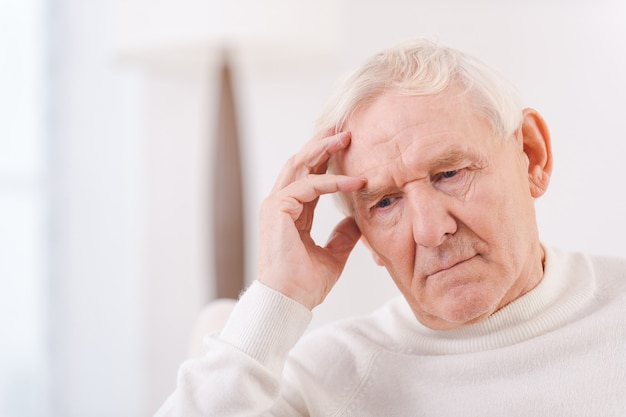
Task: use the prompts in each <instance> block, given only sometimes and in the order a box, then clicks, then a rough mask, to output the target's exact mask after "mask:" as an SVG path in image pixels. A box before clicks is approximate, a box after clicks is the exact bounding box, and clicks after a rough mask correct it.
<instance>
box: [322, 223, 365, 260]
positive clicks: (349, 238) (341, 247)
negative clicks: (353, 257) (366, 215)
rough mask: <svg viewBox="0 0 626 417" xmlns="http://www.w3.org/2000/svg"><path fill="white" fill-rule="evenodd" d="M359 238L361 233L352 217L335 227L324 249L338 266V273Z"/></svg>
mask: <svg viewBox="0 0 626 417" xmlns="http://www.w3.org/2000/svg"><path fill="white" fill-rule="evenodd" d="M360 237H361V231H360V230H359V227H358V226H357V225H356V222H355V221H354V218H352V217H346V218H345V219H343V220H342V221H341V222H339V224H337V226H335V229H334V230H333V232H332V233H331V235H330V238H329V239H328V242H326V249H328V251H329V252H330V253H331V254H332V256H333V258H335V260H336V261H337V263H338V264H339V267H340V271H339V272H341V270H343V267H344V265H345V263H346V261H347V260H348V256H349V255H350V252H352V249H354V245H356V242H358V241H359V238H360Z"/></svg>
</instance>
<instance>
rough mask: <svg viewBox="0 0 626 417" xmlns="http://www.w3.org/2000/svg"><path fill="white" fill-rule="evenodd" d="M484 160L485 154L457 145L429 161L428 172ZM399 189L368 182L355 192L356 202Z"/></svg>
mask: <svg viewBox="0 0 626 417" xmlns="http://www.w3.org/2000/svg"><path fill="white" fill-rule="evenodd" d="M484 160H485V158H484V156H482V155H479V154H478V153H476V152H474V151H472V150H469V149H463V148H456V147H455V148H451V149H448V150H446V151H445V152H443V153H442V154H441V155H439V156H437V157H436V158H435V159H433V160H432V161H430V162H428V164H427V165H426V166H427V169H428V172H433V171H437V170H439V169H444V168H445V167H450V166H455V165H458V164H460V163H462V162H464V161H468V162H470V163H471V165H472V166H484V165H485V164H484ZM397 191H398V187H397V186H395V185H392V186H383V187H373V188H372V187H368V184H366V185H365V187H363V188H361V189H360V190H358V191H356V192H355V194H356V196H355V203H356V204H358V203H369V202H372V201H376V200H378V199H379V198H380V197H382V196H384V195H387V194H392V193H394V192H397Z"/></svg>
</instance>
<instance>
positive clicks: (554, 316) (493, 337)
mask: <svg viewBox="0 0 626 417" xmlns="http://www.w3.org/2000/svg"><path fill="white" fill-rule="evenodd" d="M544 249H545V254H546V260H545V273H544V276H543V279H542V280H541V282H540V283H539V284H538V285H537V286H536V287H535V288H534V289H533V290H531V291H529V292H528V293H526V294H524V295H523V296H522V297H520V298H518V299H517V300H515V301H513V302H511V303H510V304H508V305H506V306H505V307H503V308H502V309H500V310H499V311H497V312H496V313H494V314H493V315H491V316H490V317H488V318H486V319H485V320H482V321H480V322H478V323H475V324H472V325H469V326H464V327H461V328H458V329H454V330H446V331H438V330H432V329H429V328H427V327H425V326H423V325H422V324H420V323H419V322H418V321H417V319H416V318H415V316H414V315H413V312H412V311H411V309H410V307H409V305H408V303H407V302H406V301H405V300H404V299H403V298H399V299H397V300H394V301H393V302H392V305H391V306H390V307H391V311H392V316H395V317H397V318H398V319H399V320H400V322H399V323H398V327H397V328H396V329H397V330H398V331H400V332H401V333H404V331H405V330H408V331H407V332H406V334H404V335H397V336H400V339H402V340H401V342H400V345H401V346H403V349H402V350H403V351H407V350H408V352H407V353H421V354H427V355H440V354H460V353H469V352H477V351H482V350H490V349H497V348H500V347H504V346H509V345H512V344H515V343H519V342H522V341H524V340H529V339H532V338H534V337H536V336H538V335H541V334H544V333H546V332H549V331H551V330H553V329H555V328H557V327H559V326H562V325H564V324H565V323H567V322H569V321H571V320H572V319H573V318H575V317H576V315H577V313H578V312H579V311H580V310H581V309H582V307H583V306H584V305H585V304H586V303H587V302H588V301H589V300H590V299H591V297H592V295H593V293H594V291H595V286H596V280H595V276H594V271H593V269H592V268H591V265H590V263H589V259H588V258H587V257H586V256H585V255H583V254H573V253H568V252H564V251H561V250H557V249H550V248H546V247H544Z"/></svg>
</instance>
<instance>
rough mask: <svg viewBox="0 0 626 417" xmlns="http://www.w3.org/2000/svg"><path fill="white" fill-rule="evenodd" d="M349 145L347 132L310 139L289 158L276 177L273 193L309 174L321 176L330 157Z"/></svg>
mask: <svg viewBox="0 0 626 417" xmlns="http://www.w3.org/2000/svg"><path fill="white" fill-rule="evenodd" d="M349 143H350V133H349V132H341V133H338V134H335V135H332V136H327V137H322V138H319V137H315V138H313V139H311V140H310V141H309V142H307V143H306V144H305V145H304V147H303V148H302V149H301V150H300V151H299V152H298V153H297V154H295V155H293V156H292V157H291V158H289V160H288V161H287V163H286V164H285V166H284V167H283V169H282V170H281V171H280V174H279V175H278V179H277V180H276V183H275V184H274V188H273V191H278V190H281V189H283V188H285V187H286V186H288V185H289V184H291V183H293V182H294V181H297V180H299V179H302V178H305V177H306V176H307V175H309V174H323V173H324V172H326V169H327V167H328V159H329V158H330V156H331V155H332V154H334V153H337V152H339V151H340V150H342V149H345V148H346V147H347V146H348V144H349Z"/></svg>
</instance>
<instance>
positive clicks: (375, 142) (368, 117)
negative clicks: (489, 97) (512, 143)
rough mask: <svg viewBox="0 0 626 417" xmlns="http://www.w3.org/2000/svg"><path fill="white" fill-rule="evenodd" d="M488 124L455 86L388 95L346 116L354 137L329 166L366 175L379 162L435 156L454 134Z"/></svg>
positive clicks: (346, 124)
mask: <svg viewBox="0 0 626 417" xmlns="http://www.w3.org/2000/svg"><path fill="white" fill-rule="evenodd" d="M487 125H488V122H486V120H485V118H484V117H483V116H482V115H479V114H478V112H476V111H475V108H474V106H473V105H472V102H471V100H469V99H468V98H467V97H466V96H464V95H462V94H458V93H457V92H456V91H453V92H445V93H440V94H437V95H429V96H406V95H400V94H397V93H390V94H385V95H382V96H380V97H379V98H377V99H376V100H374V101H373V102H371V103H369V104H368V105H367V106H364V107H362V108H360V109H358V111H356V112H354V114H352V115H351V116H350V117H349V118H348V119H347V121H346V123H345V124H344V129H343V130H344V131H349V132H351V135H352V141H351V143H350V145H349V146H348V147H347V148H346V149H345V150H343V151H341V152H340V153H338V154H336V155H333V157H332V158H331V162H330V170H331V171H332V172H334V173H338V174H345V175H364V173H365V172H364V170H367V169H375V168H376V166H377V161H384V160H387V161H389V160H402V159H403V155H404V156H406V155H414V154H433V155H434V154H435V153H436V152H437V149H436V148H438V147H439V145H442V146H443V145H444V142H446V141H447V140H448V139H449V138H450V137H458V138H459V139H461V140H465V137H464V136H465V135H466V134H467V135H469V133H470V132H472V131H475V130H476V129H477V128H483V127H484V126H487ZM489 130H490V127H489ZM407 150H409V151H411V152H406V151H407ZM434 156H436V155H434ZM366 161H367V162H366ZM407 162H408V161H407Z"/></svg>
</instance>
